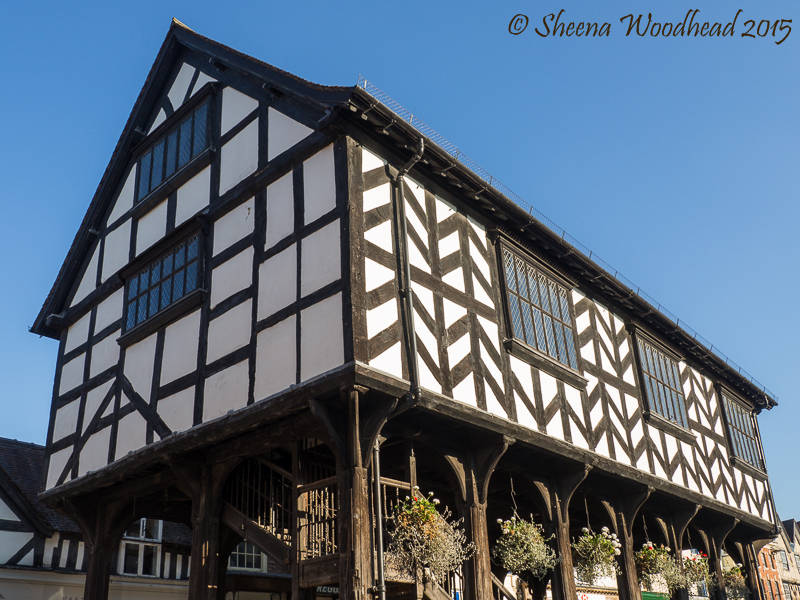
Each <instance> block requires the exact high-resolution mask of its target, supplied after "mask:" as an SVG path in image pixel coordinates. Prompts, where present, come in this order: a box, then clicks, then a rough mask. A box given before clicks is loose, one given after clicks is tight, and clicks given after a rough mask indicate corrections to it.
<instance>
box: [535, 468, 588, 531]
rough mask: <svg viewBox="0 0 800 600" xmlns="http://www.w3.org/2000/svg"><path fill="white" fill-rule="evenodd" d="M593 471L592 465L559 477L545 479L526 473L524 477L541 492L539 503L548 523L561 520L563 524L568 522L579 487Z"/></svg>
mask: <svg viewBox="0 0 800 600" xmlns="http://www.w3.org/2000/svg"><path fill="white" fill-rule="evenodd" d="M591 470H592V466H591V465H583V467H582V468H581V469H578V470H576V471H570V472H567V473H563V474H561V475H559V476H557V477H545V476H541V475H536V474H531V473H524V476H525V478H526V479H527V480H528V481H530V482H531V483H532V484H533V485H534V487H535V488H536V491H537V492H539V494H538V496H539V497H538V498H537V501H538V503H539V505H540V506H541V507H542V508H543V509H544V512H545V515H546V517H547V519H548V521H550V522H552V521H556V520H559V519H560V520H561V522H566V520H567V517H568V512H569V505H570V502H572V496H574V495H575V492H576V491H577V489H578V487H579V486H580V485H581V483H583V482H584V480H585V479H586V477H588V475H589V472H590V471H591Z"/></svg>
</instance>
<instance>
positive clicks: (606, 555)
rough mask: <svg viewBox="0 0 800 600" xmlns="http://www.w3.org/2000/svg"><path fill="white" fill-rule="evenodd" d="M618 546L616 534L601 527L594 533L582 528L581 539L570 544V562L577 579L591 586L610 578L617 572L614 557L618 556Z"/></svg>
mask: <svg viewBox="0 0 800 600" xmlns="http://www.w3.org/2000/svg"><path fill="white" fill-rule="evenodd" d="M621 546H622V544H620V542H619V540H618V539H617V534H616V533H609V531H608V527H603V528H602V529H601V530H600V533H594V532H593V531H591V530H590V529H588V528H587V527H584V528H583V530H582V533H581V537H579V538H578V539H577V541H575V542H573V543H572V562H573V564H574V565H575V570H576V571H577V575H578V579H579V580H580V581H583V582H585V583H588V584H590V585H591V584H593V583H594V582H595V581H597V580H598V579H599V578H601V577H611V576H613V575H616V574H617V572H618V571H619V567H618V566H617V561H616V557H617V556H619V554H620V548H621Z"/></svg>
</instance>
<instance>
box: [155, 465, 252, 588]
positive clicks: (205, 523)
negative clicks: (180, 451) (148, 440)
mask: <svg viewBox="0 0 800 600" xmlns="http://www.w3.org/2000/svg"><path fill="white" fill-rule="evenodd" d="M238 462H239V460H238V459H228V460H225V461H224V462H217V463H211V462H201V461H199V460H198V461H197V462H195V463H193V464H186V463H177V462H171V463H170V468H171V469H172V471H173V472H174V473H175V475H176V476H177V477H178V481H179V484H178V485H179V487H180V488H181V490H182V491H183V492H184V493H185V494H186V495H188V496H189V497H190V498H191V500H192V555H191V562H190V567H189V600H217V595H218V593H219V590H218V588H219V583H220V581H219V577H220V564H219V563H220V560H226V559H227V557H224V558H221V557H220V548H219V541H220V513H221V512H222V490H223V488H224V486H225V482H226V481H227V479H228V475H230V473H231V471H232V470H233V468H234V467H235V466H236V465H237V464H238Z"/></svg>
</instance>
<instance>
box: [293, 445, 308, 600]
mask: <svg viewBox="0 0 800 600" xmlns="http://www.w3.org/2000/svg"><path fill="white" fill-rule="evenodd" d="M303 483H305V481H303V479H302V473H301V471H300V442H297V441H295V442H294V443H293V444H292V551H291V552H292V553H291V566H290V572H291V574H292V592H291V600H305V598H306V594H305V590H304V589H303V588H301V587H300V558H301V556H302V548H304V547H305V540H304V539H302V537H301V536H302V534H303V526H304V524H305V523H304V519H305V517H304V515H305V508H306V507H305V504H304V501H303V497H302V496H301V495H300V494H298V493H297V488H298V487H299V486H301V485H302V484H303Z"/></svg>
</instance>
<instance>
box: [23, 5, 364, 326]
mask: <svg viewBox="0 0 800 600" xmlns="http://www.w3.org/2000/svg"><path fill="white" fill-rule="evenodd" d="M179 47H183V48H187V49H190V50H194V51H196V52H200V53H203V54H206V55H208V56H210V57H212V58H214V59H215V60H218V61H220V62H222V63H225V65H226V66H230V67H232V68H234V69H237V70H239V71H242V72H244V73H251V74H252V75H254V76H256V77H258V78H260V79H263V80H264V82H265V85H266V83H267V82H268V83H269V85H270V87H272V86H274V87H275V89H277V90H279V91H280V92H284V93H288V94H291V95H293V96H295V97H298V98H299V99H301V100H304V101H306V102H310V103H312V104H314V105H316V106H318V107H320V106H322V107H333V106H335V105H344V104H346V103H347V101H348V99H349V98H350V96H351V95H352V92H353V89H354V87H336V86H324V85H318V84H315V83H311V82H309V81H306V80H304V79H301V78H300V77H296V76H294V75H292V74H290V73H288V72H286V71H283V70H281V69H278V68H277V67H274V66H272V65H270V64H268V63H265V62H263V61H260V60H258V59H255V58H253V57H251V56H248V55H246V54H243V53H241V52H238V51H236V50H233V49H232V48H229V47H228V46H225V45H223V44H220V43H219V42H215V41H214V40H211V39H209V38H206V37H204V36H202V35H199V34H197V33H195V32H194V31H192V30H191V29H189V28H188V27H187V26H186V25H184V24H183V23H181V22H180V21H178V20H176V19H173V20H172V23H171V25H170V28H169V31H168V32H167V35H166V37H165V39H164V42H163V43H162V44H161V48H160V49H159V51H158V54H157V55H156V58H155V60H154V61H153V66H152V67H151V68H150V71H149V73H148V75H147V79H146V80H145V83H144V85H143V86H142V90H141V91H140V92H139V95H138V96H137V98H136V102H135V103H134V105H133V109H132V110H131V113H130V115H129V116H128V120H127V122H126V123H125V127H124V128H123V130H122V133H121V135H120V138H119V140H118V141H117V144H116V146H115V148H114V152H113V153H112V155H111V160H110V161H109V163H108V166H107V167H106V170H105V171H104V173H103V176H102V178H101V179H100V183H99V184H98V186H97V190H96V191H95V194H94V197H93V198H92V201H91V203H90V204H89V208H88V210H87V211H86V214H85V215H84V218H83V221H82V222H81V225H80V227H79V228H78V232H77V233H76V235H75V238H74V239H73V241H72V245H71V246H70V249H69V251H68V252H67V256H66V258H65V259H64V262H63V264H62V265H61V269H60V270H59V272H58V275H57V276H56V280H55V282H54V283H53V286H52V288H51V290H50V292H49V294H48V295H47V298H46V299H45V301H44V303H43V304H42V308H41V309H40V311H39V314H38V315H37V317H36V319H35V320H34V323H33V325H32V326H31V327H30V331H31V333H34V334H37V335H43V336H47V337H50V338H53V339H58V338H59V336H60V330H59V329H58V328H56V327H52V326H50V325H48V324H47V318H48V316H50V315H51V314H53V313H55V312H56V311H58V310H60V309H61V308H62V306H63V303H64V301H65V299H66V297H67V295H68V294H69V291H70V287H71V285H72V283H73V278H74V275H75V273H76V272H77V269H79V268H80V266H81V264H82V261H83V260H84V259H85V256H86V253H87V252H88V250H89V248H90V247H91V243H92V240H91V239H90V238H89V230H90V229H92V228H93V226H94V225H96V222H97V221H98V220H99V219H101V218H102V216H103V214H104V213H105V210H106V208H107V204H108V202H109V201H110V199H111V197H112V194H113V193H114V190H115V188H114V187H112V184H115V183H117V181H118V179H119V178H120V177H121V175H122V171H123V169H124V168H125V166H126V165H127V158H128V157H127V155H126V153H124V149H126V148H129V147H132V145H133V144H132V141H131V140H132V137H133V136H134V134H135V132H134V129H135V127H134V124H135V123H136V121H137V120H138V119H139V118H140V117H141V113H142V111H143V110H144V109H145V108H147V106H148V104H149V102H148V101H150V102H152V98H151V97H150V96H151V92H152V91H153V89H154V88H156V89H158V87H159V85H160V84H161V83H162V81H161V79H162V78H164V77H166V75H167V74H168V71H167V70H166V69H164V68H163V67H164V64H165V63H166V62H168V60H169V59H170V58H171V57H173V56H175V55H177V54H178V52H179V50H180V48H179Z"/></svg>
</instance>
